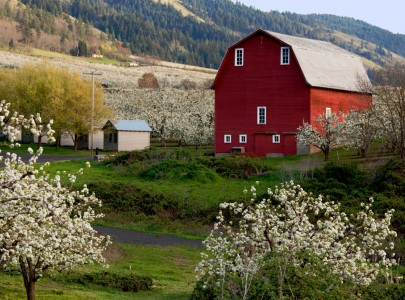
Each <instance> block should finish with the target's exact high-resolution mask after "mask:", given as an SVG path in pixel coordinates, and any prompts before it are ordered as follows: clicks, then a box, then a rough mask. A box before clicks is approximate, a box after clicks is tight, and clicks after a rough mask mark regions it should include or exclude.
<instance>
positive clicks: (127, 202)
mask: <svg viewBox="0 0 405 300" xmlns="http://www.w3.org/2000/svg"><path fill="white" fill-rule="evenodd" d="M88 188H89V190H90V191H92V192H94V193H95V194H96V195H97V197H98V198H99V199H101V200H102V201H103V207H104V208H103V209H104V210H107V211H109V210H112V211H121V212H126V211H135V212H138V213H144V214H146V215H154V214H156V213H158V212H160V211H162V210H164V207H163V206H162V203H163V199H164V196H163V195H159V194H155V193H153V192H150V191H147V190H141V189H140V188H139V187H137V186H136V185H135V184H133V183H124V182H110V181H96V182H92V183H90V184H89V185H88Z"/></svg>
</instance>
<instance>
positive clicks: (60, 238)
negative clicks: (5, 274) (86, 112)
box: [0, 101, 110, 299]
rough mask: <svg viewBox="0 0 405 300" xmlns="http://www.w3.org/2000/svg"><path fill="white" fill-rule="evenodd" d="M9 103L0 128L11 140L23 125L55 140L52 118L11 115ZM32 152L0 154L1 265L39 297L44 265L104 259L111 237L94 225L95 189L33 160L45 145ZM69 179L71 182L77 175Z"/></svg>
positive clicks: (72, 264) (1, 111)
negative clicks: (77, 186)
mask: <svg viewBox="0 0 405 300" xmlns="http://www.w3.org/2000/svg"><path fill="white" fill-rule="evenodd" d="M8 107H9V105H8V104H6V103H5V102H4V101H3V102H2V103H1V105H0V120H1V127H2V134H3V135H6V136H8V137H9V139H10V140H11V142H13V141H14V139H15V137H16V132H17V129H21V128H22V127H23V128H25V129H29V130H30V131H31V132H32V133H33V134H36V135H38V134H40V133H41V132H46V135H47V136H48V138H50V140H52V135H53V130H52V129H51V124H48V125H47V126H45V127H43V126H42V125H38V124H40V123H41V122H42V120H41V118H40V116H39V115H37V116H36V117H34V116H31V117H30V118H28V119H26V118H24V117H23V116H18V115H17V114H13V115H10V112H9V110H8ZM11 145H14V144H11ZM15 145H17V146H18V144H15ZM29 152H30V154H31V155H32V157H31V159H30V160H29V162H28V163H24V162H23V161H22V160H21V158H19V157H18V156H17V155H16V154H14V153H13V154H11V153H6V155H5V157H0V159H1V160H2V162H3V164H4V167H3V168H2V170H1V171H0V185H1V191H0V233H1V234H0V266H1V267H2V268H5V269H17V270H19V272H20V273H21V274H22V277H23V279H24V286H25V289H26V292H27V298H28V299H35V283H36V282H37V281H38V280H39V279H40V278H41V276H42V275H43V273H44V272H45V271H47V270H50V269H54V270H60V271H63V270H67V269H70V268H73V267H75V266H77V265H80V264H88V263H92V262H99V263H104V258H103V256H102V253H103V251H104V250H105V248H106V247H107V245H108V244H109V243H110V242H109V237H108V236H107V237H105V236H98V235H97V232H96V231H95V230H93V229H92V227H91V226H90V222H92V221H93V220H95V219H96V218H99V217H100V216H101V215H99V214H96V213H95V212H94V210H93V209H92V206H94V205H101V203H100V201H99V200H98V199H97V198H96V197H95V196H94V194H90V193H89V190H88V189H87V187H86V186H84V187H83V189H82V190H81V191H70V190H69V189H68V188H66V187H62V184H61V178H60V175H56V176H55V177H51V176H50V175H48V174H47V173H46V172H45V167H46V165H42V166H40V167H39V168H38V167H35V166H34V165H35V163H36V162H37V160H38V158H39V156H40V155H41V153H42V149H41V148H40V149H39V150H38V151H37V152H36V153H34V151H33V150H32V149H29ZM82 172H83V170H79V173H82ZM69 179H70V181H71V182H72V183H73V182H74V181H75V175H74V174H72V175H69Z"/></svg>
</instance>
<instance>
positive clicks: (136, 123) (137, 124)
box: [106, 120, 152, 131]
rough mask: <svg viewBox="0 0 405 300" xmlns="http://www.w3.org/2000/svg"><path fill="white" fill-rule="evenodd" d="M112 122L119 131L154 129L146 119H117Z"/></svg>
mask: <svg viewBox="0 0 405 300" xmlns="http://www.w3.org/2000/svg"><path fill="white" fill-rule="evenodd" d="M110 123H111V122H110ZM107 124H108V122H107ZM107 124H106V125H107ZM111 124H112V125H113V126H114V127H115V129H117V130H118V131H152V129H151V128H150V127H149V125H148V123H147V122H146V121H144V120H117V121H116V122H114V123H111Z"/></svg>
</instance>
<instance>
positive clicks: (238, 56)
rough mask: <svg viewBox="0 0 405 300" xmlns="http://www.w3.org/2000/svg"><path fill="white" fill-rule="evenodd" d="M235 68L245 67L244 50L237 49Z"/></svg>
mask: <svg viewBox="0 0 405 300" xmlns="http://www.w3.org/2000/svg"><path fill="white" fill-rule="evenodd" d="M235 66H238V67H240V66H243V48H238V49H235Z"/></svg>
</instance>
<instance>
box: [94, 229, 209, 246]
mask: <svg viewBox="0 0 405 300" xmlns="http://www.w3.org/2000/svg"><path fill="white" fill-rule="evenodd" d="M93 228H94V229H95V230H97V232H99V233H101V234H108V235H110V236H111V238H112V239H113V241H117V242H120V243H127V244H139V245H157V246H188V247H193V248H202V247H203V244H202V241H200V240H189V239H184V238H179V237H175V236H172V235H165V234H155V233H147V232H138V231H133V230H126V229H118V228H111V227H102V226H94V227H93Z"/></svg>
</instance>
